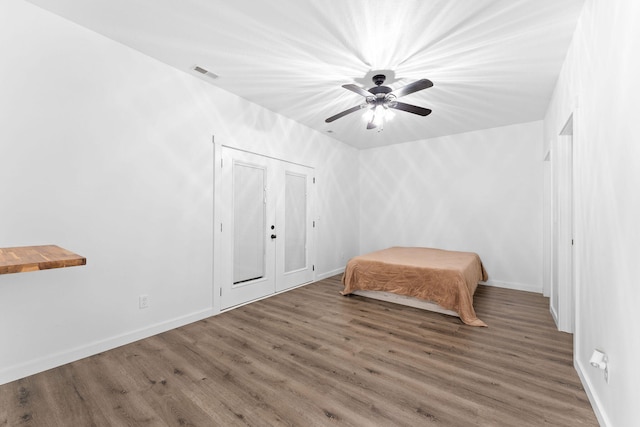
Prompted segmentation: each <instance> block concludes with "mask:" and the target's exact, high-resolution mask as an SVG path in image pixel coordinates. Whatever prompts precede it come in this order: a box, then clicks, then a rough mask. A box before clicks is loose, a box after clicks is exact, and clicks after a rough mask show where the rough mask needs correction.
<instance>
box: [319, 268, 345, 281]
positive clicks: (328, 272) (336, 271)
mask: <svg viewBox="0 0 640 427" xmlns="http://www.w3.org/2000/svg"><path fill="white" fill-rule="evenodd" d="M342 273H344V267H342V268H338V269H336V270H332V271H327V272H326V273H322V274H318V275H317V276H316V280H323V279H326V278H328V277H332V276H335V275H336V274H342Z"/></svg>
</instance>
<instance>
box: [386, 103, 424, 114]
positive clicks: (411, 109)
mask: <svg viewBox="0 0 640 427" xmlns="http://www.w3.org/2000/svg"><path fill="white" fill-rule="evenodd" d="M389 108H395V109H396V110H402V111H406V112H408V113H413V114H418V115H419V116H428V115H429V114H431V110H430V109H428V108H422V107H418V106H416V105H411V104H405V103H404V102H396V104H395V105H394V106H391V105H390V106H389Z"/></svg>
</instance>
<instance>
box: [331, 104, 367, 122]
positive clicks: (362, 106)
mask: <svg viewBox="0 0 640 427" xmlns="http://www.w3.org/2000/svg"><path fill="white" fill-rule="evenodd" d="M364 107H365V105H356V106H355V107H352V108H349V109H348V110H344V111H343V112H341V113H338V114H336V115H335V116H331V117H329V118H328V119H326V120H325V122H327V123H331V122H332V121H334V120H338V119H339V118H340V117H344V116H346V115H347V114H351V113H353V112H355V111H358V110H360V109H362V108H364Z"/></svg>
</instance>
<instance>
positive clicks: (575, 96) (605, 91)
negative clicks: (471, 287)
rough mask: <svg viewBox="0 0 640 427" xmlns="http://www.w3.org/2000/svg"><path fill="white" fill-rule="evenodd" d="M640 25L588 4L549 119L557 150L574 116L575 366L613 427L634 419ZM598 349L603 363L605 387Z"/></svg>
mask: <svg viewBox="0 0 640 427" xmlns="http://www.w3.org/2000/svg"><path fill="white" fill-rule="evenodd" d="M639 16H640V2H637V1H632V0H627V1H615V2H604V1H595V0H587V2H586V4H585V8H584V10H583V12H582V16H581V18H580V20H579V23H578V27H577V29H576V32H575V35H574V39H573V42H572V45H571V48H570V50H569V52H568V54H567V59H566V61H565V64H564V66H563V69H562V73H561V75H560V78H559V80H558V84H557V87H556V90H555V93H554V96H553V99H552V102H551V103H550V105H549V109H548V111H547V115H546V118H545V137H544V141H545V142H546V144H547V145H550V146H551V148H552V150H553V148H554V147H555V144H556V143H557V140H558V134H559V133H560V131H561V129H562V126H563V125H564V124H565V122H566V121H567V119H568V118H569V116H570V115H571V114H572V113H573V114H574V181H575V184H574V186H575V188H574V192H575V212H576V215H575V249H574V250H575V259H576V267H575V268H576V273H577V283H576V284H577V289H576V293H577V295H576V298H577V304H576V331H575V352H574V357H575V366H576V369H577V370H578V373H579V374H580V376H581V377H582V379H583V383H584V384H585V386H586V388H587V391H588V393H589V395H590V397H591V399H592V403H593V404H594V407H595V409H596V413H597V414H598V417H599V419H600V422H601V423H602V424H603V425H609V426H632V425H637V423H638V420H639V419H640V406H638V402H640V387H639V386H638V384H640V369H639V368H638V354H640V327H639V326H638V322H637V317H638V316H637V315H636V313H637V311H638V307H640V286H638V278H637V271H638V263H639V261H640V246H639V243H638V242H640V226H638V219H639V218H640V191H639V189H640V166H639V165H640V143H638V135H640V120H638V117H639V115H640V114H639V113H640V108H639V107H638V106H639V105H640V104H639V102H638V95H639V94H640V80H639V79H638V76H639V75H640V59H639V56H638V52H640V26H638V17H639ZM545 151H546V148H545ZM594 348H599V349H601V350H604V351H605V352H606V353H607V354H608V355H609V360H610V379H609V383H608V384H607V383H606V382H605V381H604V376H603V374H602V372H601V371H599V370H597V369H595V368H593V367H591V366H590V365H589V357H590V356H591V353H592V351H593V349H594Z"/></svg>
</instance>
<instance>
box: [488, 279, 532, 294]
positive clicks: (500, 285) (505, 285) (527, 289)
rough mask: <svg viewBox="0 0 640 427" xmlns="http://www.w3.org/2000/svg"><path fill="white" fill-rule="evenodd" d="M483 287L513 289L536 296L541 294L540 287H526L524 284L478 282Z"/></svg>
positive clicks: (499, 281) (494, 281) (490, 281)
mask: <svg viewBox="0 0 640 427" xmlns="http://www.w3.org/2000/svg"><path fill="white" fill-rule="evenodd" d="M480 283H482V284H483V285H487V286H495V287H496V288H506V289H513V290H516V291H525V292H535V293H537V294H541V293H542V286H541V285H540V286H537V285H527V284H524V283H514V282H503V281H501V280H487V281H486V282H480Z"/></svg>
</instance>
